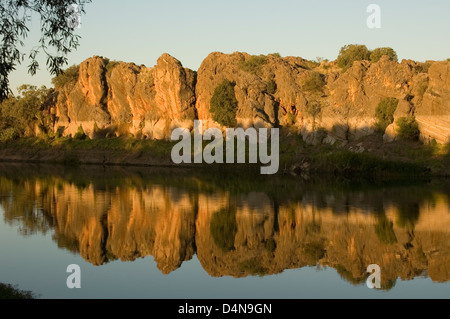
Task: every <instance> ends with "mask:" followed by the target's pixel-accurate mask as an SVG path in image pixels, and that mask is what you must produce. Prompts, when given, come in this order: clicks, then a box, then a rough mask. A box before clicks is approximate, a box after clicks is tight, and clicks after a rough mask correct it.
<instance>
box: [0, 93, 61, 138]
mask: <svg viewBox="0 0 450 319" xmlns="http://www.w3.org/2000/svg"><path fill="white" fill-rule="evenodd" d="M18 91H19V94H20V95H19V96H18V97H12V96H10V97H9V98H8V99H6V100H4V101H3V103H2V104H1V105H0V130H4V129H6V128H9V127H11V128H13V129H14V130H15V131H16V132H17V133H18V134H19V135H20V136H23V135H24V134H25V133H26V132H27V131H33V128H34V125H35V124H36V123H37V122H38V123H39V122H40V123H39V124H41V125H43V124H44V123H43V116H42V112H41V109H45V108H48V105H47V104H48V103H49V96H50V94H51V92H52V90H49V89H47V88H46V87H45V86H42V87H41V88H39V89H38V88H37V87H35V86H31V85H22V86H20V87H19V88H18Z"/></svg>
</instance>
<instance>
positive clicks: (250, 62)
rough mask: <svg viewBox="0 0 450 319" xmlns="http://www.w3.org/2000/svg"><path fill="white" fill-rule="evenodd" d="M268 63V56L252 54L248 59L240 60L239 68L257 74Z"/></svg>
mask: <svg viewBox="0 0 450 319" xmlns="http://www.w3.org/2000/svg"><path fill="white" fill-rule="evenodd" d="M266 63H267V57H266V56H264V55H252V56H251V57H250V58H248V59H247V60H244V61H241V62H239V68H240V69H241V70H242V71H245V72H249V73H252V74H256V73H257V72H258V71H260V70H261V67H262V66H263V65H264V64H266Z"/></svg>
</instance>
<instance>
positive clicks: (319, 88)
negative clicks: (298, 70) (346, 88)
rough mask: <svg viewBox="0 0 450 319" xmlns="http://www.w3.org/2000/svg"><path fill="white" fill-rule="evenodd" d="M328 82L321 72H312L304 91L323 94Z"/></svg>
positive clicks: (304, 85)
mask: <svg viewBox="0 0 450 319" xmlns="http://www.w3.org/2000/svg"><path fill="white" fill-rule="evenodd" d="M325 84H326V82H325V80H324V78H323V76H322V75H321V74H320V73H319V72H312V73H311V75H310V76H309V78H308V79H307V80H306V81H305V83H304V84H303V90H305V91H310V92H323V87H324V86H325Z"/></svg>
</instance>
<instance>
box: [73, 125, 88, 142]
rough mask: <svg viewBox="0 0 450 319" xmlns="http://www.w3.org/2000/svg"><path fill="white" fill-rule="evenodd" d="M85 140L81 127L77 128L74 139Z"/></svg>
mask: <svg viewBox="0 0 450 319" xmlns="http://www.w3.org/2000/svg"><path fill="white" fill-rule="evenodd" d="M86 138H87V136H86V134H85V133H84V130H83V126H81V125H80V126H78V130H77V132H76V133H75V136H74V139H76V140H85V139H86Z"/></svg>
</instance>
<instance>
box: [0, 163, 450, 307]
mask: <svg viewBox="0 0 450 319" xmlns="http://www.w3.org/2000/svg"><path fill="white" fill-rule="evenodd" d="M449 195H450V186H449V184H446V183H445V182H438V181H426V182H425V181H396V182H391V183H375V182H371V183H369V182H362V181H355V180H353V181H348V180H336V179H335V178H323V179H309V180H308V181H305V180H304V179H300V178H297V177H291V176H284V177H273V176H272V177H267V176H266V177H263V176H259V175H251V174H250V173H248V174H244V173H243V172H236V173H231V172H222V173H217V174H213V173H211V172H198V171H197V172H194V171H188V170H186V171H184V170H176V169H148V168H145V169H144V168H142V169H141V168H128V169H124V168H103V167H93V166H86V167H79V168H67V167H58V166H32V165H6V164H0V256H1V258H0V282H1V283H9V284H14V285H17V286H18V288H20V289H23V290H31V291H33V292H34V293H36V294H38V295H40V297H41V298H252V299H253V298H255V299H256V298H288V299H291V298H321V297H323V298H427V297H432V298H450V284H449V281H450V208H449V205H450V199H449ZM70 264H77V265H79V266H80V267H81V285H82V287H81V289H73V290H71V289H68V288H67V286H66V279H67V277H68V276H69V274H68V273H67V272H66V270H67V266H68V265H70ZM370 264H378V265H379V266H380V267H381V284H382V289H381V290H371V289H369V288H367V286H366V284H365V281H366V278H367V276H368V274H367V270H366V269H367V266H368V265H370Z"/></svg>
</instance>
